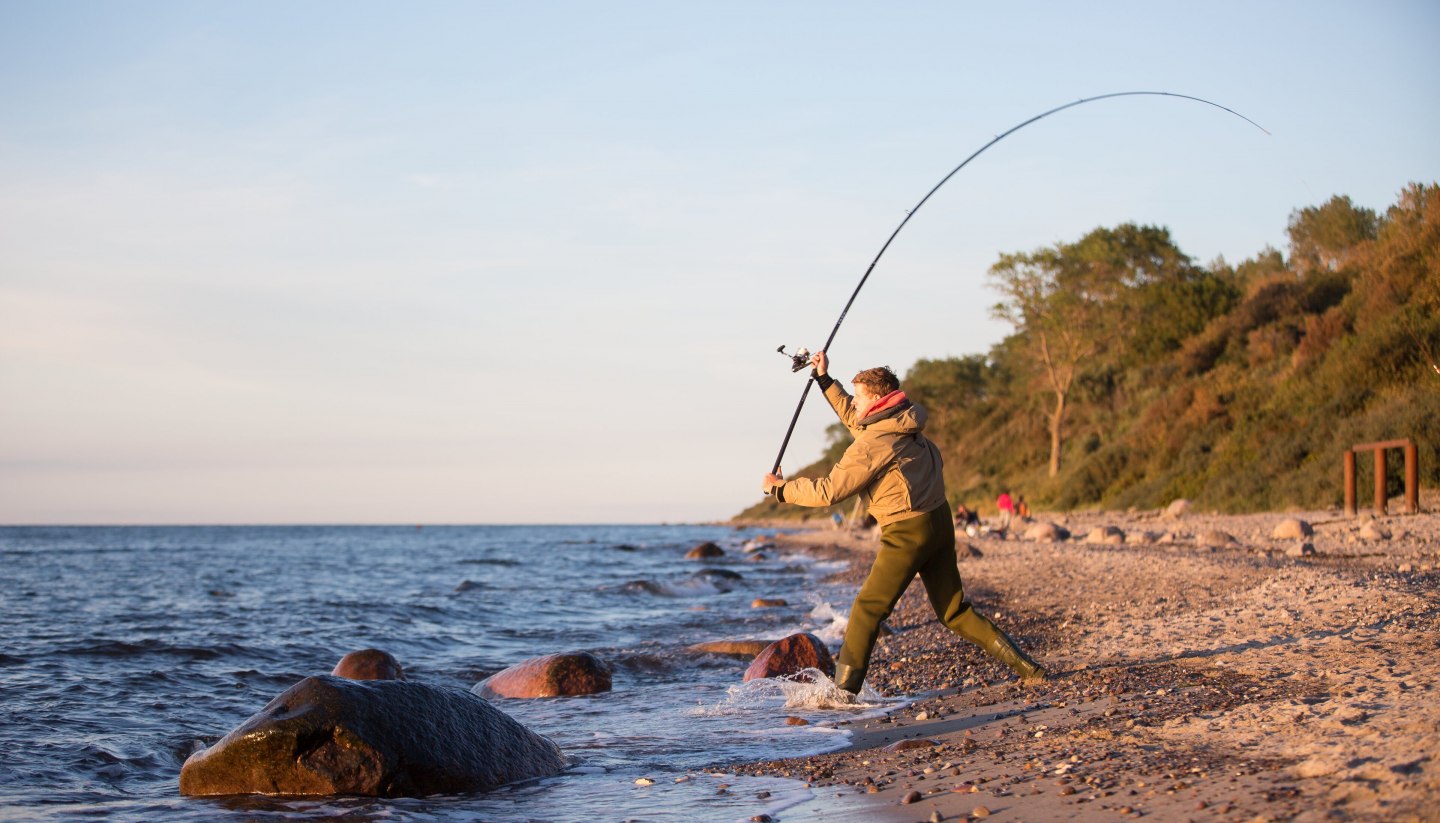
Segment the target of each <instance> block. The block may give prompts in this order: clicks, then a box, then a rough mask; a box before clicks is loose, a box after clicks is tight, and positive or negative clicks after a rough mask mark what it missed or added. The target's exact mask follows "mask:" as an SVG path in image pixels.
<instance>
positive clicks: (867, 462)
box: [775, 380, 945, 526]
mask: <svg viewBox="0 0 1440 823" xmlns="http://www.w3.org/2000/svg"><path fill="white" fill-rule="evenodd" d="M822 382H828V385H826V386H825V387H824V388H825V399H826V400H828V401H830V406H831V408H833V409H835V414H837V415H838V416H839V417H840V422H841V423H842V424H844V426H845V428H847V429H849V430H850V434H851V435H852V436H853V437H854V438H855V442H854V443H851V444H850V447H849V448H847V449H846V450H845V454H844V456H842V457H841V458H840V462H838V463H836V464H835V465H834V466H833V467H832V468H831V469H830V473H829V474H828V475H826V476H825V477H822V478H820V479H818V480H812V479H810V478H805V477H799V478H796V479H794V480H786V481H785V483H784V484H783V485H781V486H778V487H777V488H776V490H775V494H776V499H778V500H780V501H781V502H784V503H794V504H796V505H798V506H829V505H831V504H833V503H836V502H838V501H841V500H844V499H845V498H847V497H849V496H850V495H852V494H856V493H858V494H860V495H861V498H862V500H864V501H865V506H866V508H867V509H868V510H869V512H870V515H871V516H872V517H874V518H875V521H876V522H877V523H879V524H880V525H881V526H884V525H886V524H887V523H894V522H896V521H900V520H905V519H907V518H911V517H918V516H919V515H922V514H926V513H927V512H930V511H933V510H934V509H935V508H937V507H938V506H940V505H942V504H943V503H944V502H945V479H944V476H943V469H944V462H943V461H942V460H941V458H940V450H939V449H937V448H935V444H934V443H931V442H930V441H929V440H928V439H927V438H926V437H925V435H924V434H923V433H922V430H923V429H924V428H925V418H926V415H925V410H924V409H923V408H921V407H919V406H917V405H915V404H913V403H911V402H909V401H908V400H907V401H905V402H903V403H901V404H900V405H898V406H895V407H893V408H889V409H885V410H884V411H881V412H878V413H876V414H874V415H871V416H870V417H866V418H864V419H861V420H857V419H856V417H855V402H854V398H852V397H851V396H850V395H848V394H846V393H845V389H843V388H841V386H840V383H839V381H836V380H829V381H822Z"/></svg>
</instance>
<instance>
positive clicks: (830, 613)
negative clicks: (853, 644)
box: [808, 600, 850, 643]
mask: <svg viewBox="0 0 1440 823" xmlns="http://www.w3.org/2000/svg"><path fill="white" fill-rule="evenodd" d="M808 616H809V618H810V619H811V620H814V621H816V622H817V623H819V624H820V626H819V627H818V628H816V629H814V630H812V632H811V633H812V634H814V635H815V636H816V637H818V638H820V639H821V640H823V641H825V642H826V643H839V642H840V641H841V640H844V639H845V627H846V626H847V625H849V624H850V613H849V612H842V611H840V610H839V609H836V608H835V607H834V606H832V605H830V604H829V603H826V602H825V601H823V600H821V601H819V602H817V603H816V604H815V608H813V609H811V610H810V614H809V615H808Z"/></svg>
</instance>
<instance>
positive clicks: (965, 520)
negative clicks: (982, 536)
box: [955, 503, 980, 537]
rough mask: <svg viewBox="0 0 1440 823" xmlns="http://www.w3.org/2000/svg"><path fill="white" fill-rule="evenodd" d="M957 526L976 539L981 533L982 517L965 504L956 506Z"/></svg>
mask: <svg viewBox="0 0 1440 823" xmlns="http://www.w3.org/2000/svg"><path fill="white" fill-rule="evenodd" d="M955 526H956V528H958V529H960V530H961V531H963V532H965V533H966V534H968V535H970V536H971V537H974V536H975V535H977V534H979V533H980V515H979V514H978V513H976V511H975V510H974V509H972V508H970V507H968V506H966V505H965V504H964V503H959V504H956V508H955Z"/></svg>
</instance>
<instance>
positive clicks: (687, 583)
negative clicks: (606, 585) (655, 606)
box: [618, 578, 730, 597]
mask: <svg viewBox="0 0 1440 823" xmlns="http://www.w3.org/2000/svg"><path fill="white" fill-rule="evenodd" d="M618 589H619V590H620V591H622V592H625V593H626V594H650V595H655V596H656V597H704V596H706V595H713V594H724V593H725V592H728V591H730V588H729V587H728V586H723V585H717V584H716V583H715V582H714V581H712V580H709V579H705V578H698V579H697V578H691V579H689V580H678V581H674V582H670V583H660V582H657V581H655V580H631V581H630V582H629V583H624V584H622V585H620V586H619V587H618Z"/></svg>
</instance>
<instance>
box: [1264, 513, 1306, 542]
mask: <svg viewBox="0 0 1440 823" xmlns="http://www.w3.org/2000/svg"><path fill="white" fill-rule="evenodd" d="M1313 534H1315V527H1314V526H1311V525H1310V524H1309V523H1306V522H1305V521H1304V520H1301V519H1300V518H1298V517H1287V518H1285V519H1284V520H1281V521H1280V522H1279V523H1276V524H1275V530H1274V531H1272V532H1270V536H1271V537H1272V538H1274V539H1276V540H1299V539H1300V538H1302V537H1310V536H1311V535H1313Z"/></svg>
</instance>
